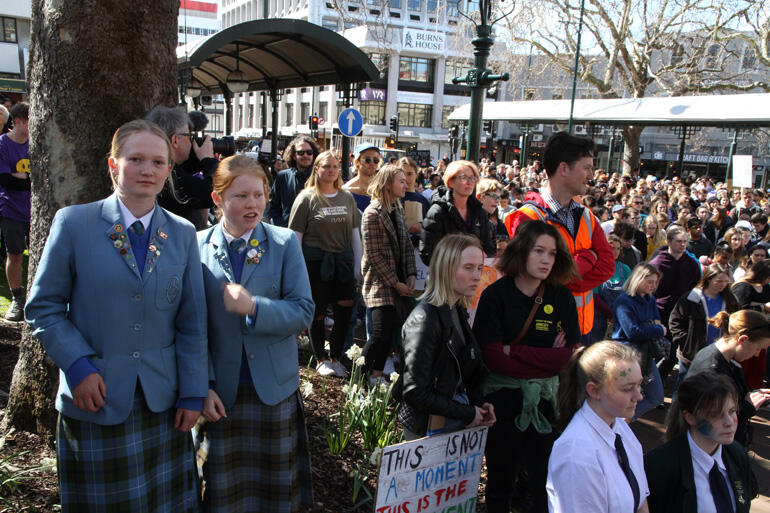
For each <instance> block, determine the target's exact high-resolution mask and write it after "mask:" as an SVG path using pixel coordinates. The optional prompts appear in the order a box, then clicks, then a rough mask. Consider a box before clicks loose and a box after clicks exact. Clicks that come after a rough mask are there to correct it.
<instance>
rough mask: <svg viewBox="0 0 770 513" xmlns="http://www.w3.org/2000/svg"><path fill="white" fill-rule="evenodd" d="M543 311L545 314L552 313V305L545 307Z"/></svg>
mask: <svg viewBox="0 0 770 513" xmlns="http://www.w3.org/2000/svg"><path fill="white" fill-rule="evenodd" d="M543 311H544V312H545V313H547V314H552V313H553V306H552V305H545V306H544V307H543Z"/></svg>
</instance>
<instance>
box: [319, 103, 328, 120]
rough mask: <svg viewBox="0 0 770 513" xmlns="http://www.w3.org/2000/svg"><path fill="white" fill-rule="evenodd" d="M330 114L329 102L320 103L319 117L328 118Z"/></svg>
mask: <svg viewBox="0 0 770 513" xmlns="http://www.w3.org/2000/svg"><path fill="white" fill-rule="evenodd" d="M328 114H329V102H319V103H318V117H319V118H327V117H328Z"/></svg>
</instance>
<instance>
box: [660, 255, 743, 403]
mask: <svg viewBox="0 0 770 513" xmlns="http://www.w3.org/2000/svg"><path fill="white" fill-rule="evenodd" d="M729 284H730V276H729V275H728V274H727V271H726V270H725V268H724V267H722V266H720V265H710V266H708V267H706V268H705V269H704V270H703V276H702V277H701V279H700V283H698V285H697V286H696V287H695V288H694V289H692V290H691V291H690V292H689V293H688V294H685V295H684V296H682V297H681V298H679V301H677V303H676V306H674V310H673V311H672V312H671V317H669V320H668V327H669V331H670V333H671V343H672V344H674V346H676V347H677V350H676V356H677V358H678V359H679V377H678V378H677V382H676V386H675V387H674V393H676V389H677V388H679V384H680V383H681V382H682V380H683V379H684V378H685V376H686V375H687V369H688V368H689V367H690V364H691V363H692V359H693V358H694V357H695V354H696V353H697V352H698V351H700V350H701V349H703V348H704V347H706V346H707V345H709V344H711V343H713V342H714V341H716V339H717V338H718V337H719V330H718V329H716V328H715V327H714V326H709V324H708V319H709V318H710V317H713V316H715V315H716V314H718V313H719V312H722V311H726V312H727V313H733V312H736V311H738V309H739V306H738V301H737V300H736V299H735V296H733V294H732V292H730V288H729V287H728V285H729Z"/></svg>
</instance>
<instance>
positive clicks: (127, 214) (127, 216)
mask: <svg viewBox="0 0 770 513" xmlns="http://www.w3.org/2000/svg"><path fill="white" fill-rule="evenodd" d="M115 196H117V193H116V194H115ZM118 207H120V214H121V215H122V216H123V221H124V222H125V223H126V226H124V228H126V229H128V228H129V227H130V226H131V225H132V224H134V222H135V221H139V222H140V223H142V226H144V229H145V230H147V229H149V228H150V222H152V215H153V214H154V213H155V207H152V210H150V211H149V212H147V213H146V214H144V215H143V216H142V217H136V216H135V215H134V214H132V213H131V211H130V210H129V209H128V207H127V206H125V205H124V204H123V202H122V201H120V197H118Z"/></svg>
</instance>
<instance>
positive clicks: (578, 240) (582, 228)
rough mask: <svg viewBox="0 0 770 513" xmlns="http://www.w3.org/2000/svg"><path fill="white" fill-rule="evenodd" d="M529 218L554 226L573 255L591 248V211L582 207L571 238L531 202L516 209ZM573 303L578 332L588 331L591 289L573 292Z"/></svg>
mask: <svg viewBox="0 0 770 513" xmlns="http://www.w3.org/2000/svg"><path fill="white" fill-rule="evenodd" d="M518 212H521V213H523V214H524V215H526V216H527V217H529V218H530V219H539V220H541V221H545V222H546V223H548V224H550V225H551V226H553V227H555V228H556V229H557V230H559V233H561V238H562V239H564V242H565V243H566V244H567V249H569V252H570V254H572V255H574V254H575V253H576V252H577V251H578V250H581V249H591V248H592V246H593V234H594V222H593V214H592V213H591V211H590V210H589V209H587V208H585V207H583V215H582V216H581V218H580V224H579V225H578V230H577V235H576V236H575V238H574V239H573V238H572V234H570V232H569V231H568V230H567V227H566V226H564V225H563V224H561V223H559V222H554V221H553V220H551V219H547V218H546V215H545V214H546V213H545V211H544V210H543V209H542V208H541V207H539V206H537V205H535V204H533V203H526V204H525V205H523V206H521V207H520V208H519V209H518ZM572 295H573V296H574V297H575V303H576V304H577V313H578V323H579V324H580V333H582V334H583V335H585V334H587V333H590V332H591V329H592V328H593V327H594V293H593V291H592V290H589V291H587V292H573V293H572Z"/></svg>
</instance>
